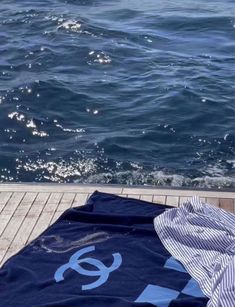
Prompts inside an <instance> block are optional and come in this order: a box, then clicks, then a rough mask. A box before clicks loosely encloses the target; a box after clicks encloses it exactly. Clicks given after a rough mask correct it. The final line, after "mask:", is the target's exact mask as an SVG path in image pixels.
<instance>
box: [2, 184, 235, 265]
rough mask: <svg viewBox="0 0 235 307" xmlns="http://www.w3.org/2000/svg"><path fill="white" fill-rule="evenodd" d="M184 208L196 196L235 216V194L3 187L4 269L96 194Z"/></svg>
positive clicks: (68, 186) (77, 186)
mask: <svg viewBox="0 0 235 307" xmlns="http://www.w3.org/2000/svg"><path fill="white" fill-rule="evenodd" d="M96 190H98V191H100V192H106V193H112V194H116V195H119V196H123V197H130V198H137V199H142V200H145V201H149V202H154V203H158V204H166V205H172V206H175V207H177V206H180V205H181V204H182V203H184V202H185V201H186V200H187V199H189V198H191V197H192V196H194V195H197V196H198V197H200V199H201V200H202V201H205V202H208V203H209V204H211V205H213V206H216V207H219V208H223V209H225V210H227V211H230V212H232V213H235V191H224V190H223V191H220V190H216V191H213V190H198V189H178V188H162V187H147V186H141V187H135V186H119V185H82V184H53V183H45V184H44V183H43V184H41V183H28V184H22V183H9V184H8V183H3V184H0V267H1V266H2V264H3V263H4V262H5V261H6V260H7V259H9V257H11V256H12V255H14V254H15V253H17V252H18V251H19V250H20V249H21V248H23V247H24V246H25V245H26V244H28V243H29V242H31V241H32V240H33V239H35V238H36V237H38V236H39V235H40V234H41V233H42V232H43V231H44V230H45V229H46V228H47V227H48V226H49V225H51V224H52V223H53V222H55V220H56V219H58V217H59V216H60V215H61V214H62V213H63V212H64V211H65V210H66V209H68V208H70V207H78V206H82V205H84V204H85V202H86V200H87V199H88V197H89V196H90V195H91V194H92V193H93V192H94V191H96Z"/></svg>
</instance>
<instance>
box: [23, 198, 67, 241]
mask: <svg viewBox="0 0 235 307" xmlns="http://www.w3.org/2000/svg"><path fill="white" fill-rule="evenodd" d="M62 195H63V193H51V195H50V197H49V199H48V201H47V203H46V205H45V207H44V209H43V212H42V214H41V215H40V217H39V219H38V221H37V223H36V224H35V226H34V229H33V231H32V233H31V235H30V237H29V241H32V240H33V239H35V238H36V237H38V236H39V235H40V234H41V233H42V232H43V231H44V230H45V229H46V228H47V227H48V226H49V225H50V222H51V219H52V218H53V215H54V213H55V211H56V209H57V206H58V205H59V203H60V200H61V198H62Z"/></svg>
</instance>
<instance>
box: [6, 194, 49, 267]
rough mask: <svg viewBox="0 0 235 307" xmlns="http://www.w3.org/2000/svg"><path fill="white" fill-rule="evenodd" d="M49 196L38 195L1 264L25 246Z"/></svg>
mask: <svg viewBox="0 0 235 307" xmlns="http://www.w3.org/2000/svg"><path fill="white" fill-rule="evenodd" d="M49 196H50V193H38V195H37V197H36V199H35V200H34V202H33V204H32V206H31V208H30V210H29V211H28V214H27V215H26V217H25V219H24V221H23V223H22V224H21V226H20V229H19V230H18V232H17V233H16V235H15V237H14V240H13V241H12V243H11V245H10V247H9V249H8V251H7V253H6V255H5V257H4V259H3V261H2V263H3V262H5V261H6V260H7V259H8V258H9V257H11V256H12V255H13V254H15V253H17V252H18V251H19V250H20V249H21V248H23V247H24V246H25V244H26V242H27V241H28V238H29V236H30V234H31V232H32V230H33V228H34V225H35V223H36V222H37V220H38V218H39V216H40V214H41V212H42V210H43V208H44V206H45V204H46V202H47V200H48V198H49ZM0 265H1V264H0Z"/></svg>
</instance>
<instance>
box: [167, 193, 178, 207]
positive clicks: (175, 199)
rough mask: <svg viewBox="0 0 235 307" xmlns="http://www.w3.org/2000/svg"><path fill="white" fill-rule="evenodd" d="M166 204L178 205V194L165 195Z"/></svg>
mask: <svg viewBox="0 0 235 307" xmlns="http://www.w3.org/2000/svg"><path fill="white" fill-rule="evenodd" d="M166 205H169V206H174V207H178V205H179V196H168V195H167V197H166Z"/></svg>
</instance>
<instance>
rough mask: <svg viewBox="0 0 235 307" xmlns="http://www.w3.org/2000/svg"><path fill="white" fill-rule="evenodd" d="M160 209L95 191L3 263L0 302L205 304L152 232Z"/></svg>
mask: <svg viewBox="0 0 235 307" xmlns="http://www.w3.org/2000/svg"><path fill="white" fill-rule="evenodd" d="M167 208H169V207H167V206H162V205H155V204H151V203H148V202H144V201H140V200H136V199H130V198H122V197H118V196H115V195H111V194H105V193H100V192H95V193H94V194H93V195H92V196H91V197H90V198H89V200H88V202H87V204H86V205H85V206H83V207H76V208H72V209H69V210H67V211H65V212H64V213H63V214H62V216H61V217H60V218H59V219H58V220H57V221H56V222H55V223H54V224H53V225H52V226H51V227H49V228H48V229H47V230H46V231H45V232H44V233H43V234H42V235H40V236H39V237H38V238H37V239H36V240H34V241H33V242H32V243H31V244H29V245H28V246H26V247H25V248H23V249H22V250H21V251H20V252H19V253H18V254H17V255H15V256H13V257H12V258H11V259H9V260H8V261H7V262H6V263H5V264H4V265H3V267H2V268H1V269H0V306H1V307H13V306H14V307H35V306H38V307H39V306H40V307H42V306H43V307H49V306H69V307H73V306H76V307H78V306H81V307H106V306H107V307H109V306H110V307H151V306H158V307H168V306H169V307H190V306H197V307H203V306H206V303H207V301H208V299H207V298H206V297H204V296H203V294H202V292H201V291H200V289H199V287H198V284H197V283H196V282H195V281H194V280H193V279H192V278H191V277H190V275H189V274H188V273H187V272H186V271H185V269H184V268H183V267H182V265H181V264H180V263H179V262H177V261H176V260H175V259H174V258H172V257H171V255H170V254H169V253H168V252H167V250H166V249H165V248H164V247H163V245H162V244H161V242H160V240H159V238H158V237H157V234H156V232H155V230H154V226H153V218H154V217H155V216H157V215H159V214H161V213H163V212H164V210H166V209H167Z"/></svg>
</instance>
